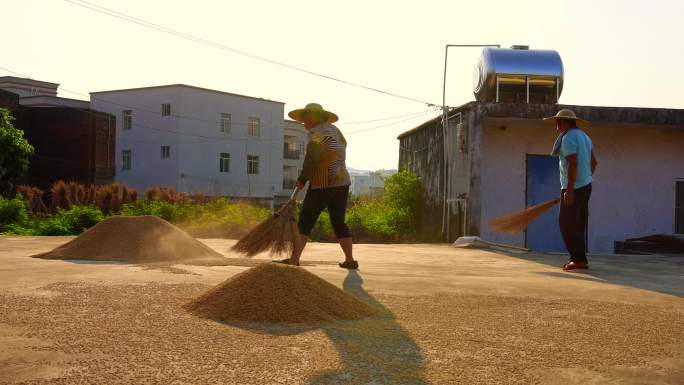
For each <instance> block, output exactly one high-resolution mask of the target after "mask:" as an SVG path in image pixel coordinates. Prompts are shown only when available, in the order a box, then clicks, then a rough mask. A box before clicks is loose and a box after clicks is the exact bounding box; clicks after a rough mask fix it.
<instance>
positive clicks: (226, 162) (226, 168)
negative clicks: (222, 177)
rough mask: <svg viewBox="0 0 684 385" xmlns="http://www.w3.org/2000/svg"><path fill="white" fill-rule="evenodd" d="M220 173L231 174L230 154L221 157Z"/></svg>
mask: <svg viewBox="0 0 684 385" xmlns="http://www.w3.org/2000/svg"><path fill="white" fill-rule="evenodd" d="M219 172H230V154H229V153H227V152H222V153H221V154H220V155H219Z"/></svg>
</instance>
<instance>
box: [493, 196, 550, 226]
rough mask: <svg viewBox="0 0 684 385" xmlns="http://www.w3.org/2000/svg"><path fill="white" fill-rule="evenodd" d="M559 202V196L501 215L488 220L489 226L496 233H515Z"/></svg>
mask: <svg viewBox="0 0 684 385" xmlns="http://www.w3.org/2000/svg"><path fill="white" fill-rule="evenodd" d="M558 202H560V198H556V199H552V200H550V201H548V202H544V203H540V204H538V205H534V206H530V207H528V208H526V209H524V210H520V211H517V212H514V213H511V214H506V215H502V216H499V217H496V218H494V219H492V220H491V221H489V228H490V229H492V231H495V232H497V233H507V234H517V233H519V232H521V231H523V230H525V229H526V228H527V226H529V225H530V223H532V222H534V221H535V220H536V219H537V218H539V217H540V216H541V215H542V214H544V213H545V212H546V211H547V210H548V209H550V208H551V207H553V206H555V205H556V204H557V203H558Z"/></svg>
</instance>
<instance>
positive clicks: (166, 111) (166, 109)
mask: <svg viewBox="0 0 684 385" xmlns="http://www.w3.org/2000/svg"><path fill="white" fill-rule="evenodd" d="M169 115H171V104H170V103H164V104H162V116H169Z"/></svg>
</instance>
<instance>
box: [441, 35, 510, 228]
mask: <svg viewBox="0 0 684 385" xmlns="http://www.w3.org/2000/svg"><path fill="white" fill-rule="evenodd" d="M452 47H456V48H475V47H482V48H484V47H495V48H501V45H500V44H447V45H446V46H445V48H444V79H443V80H442V143H443V145H444V157H443V162H444V168H443V173H444V174H443V175H444V203H443V205H442V234H443V235H445V236H446V240H447V242H448V241H449V234H446V223H447V215H448V213H447V207H448V202H447V200H448V199H449V197H447V191H448V190H447V186H448V183H449V178H448V170H449V168H448V167H449V166H448V164H449V163H448V161H449V154H448V153H447V150H448V146H447V127H448V121H449V107H448V106H447V105H446V76H447V61H448V58H449V48H452ZM464 231H465V230H464Z"/></svg>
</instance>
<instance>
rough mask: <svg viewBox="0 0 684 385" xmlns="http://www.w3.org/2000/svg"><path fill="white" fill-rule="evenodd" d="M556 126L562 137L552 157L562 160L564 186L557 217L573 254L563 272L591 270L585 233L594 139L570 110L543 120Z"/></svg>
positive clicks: (593, 162) (555, 146)
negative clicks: (579, 125)
mask: <svg viewBox="0 0 684 385" xmlns="http://www.w3.org/2000/svg"><path fill="white" fill-rule="evenodd" d="M544 121H547V122H555V123H556V128H557V130H558V132H559V133H560V134H559V135H558V138H557V139H556V142H555V143H554V145H553V150H552V151H551V155H553V156H557V157H558V159H559V171H560V182H561V205H560V210H559V213H558V223H559V225H560V230H561V235H563V242H564V243H565V247H566V248H567V249H568V252H569V253H570V261H568V262H567V263H566V264H565V265H563V270H565V271H572V270H578V269H588V268H589V262H588V261H587V254H586V250H587V248H586V243H585V238H586V232H587V221H588V218H589V197H591V183H592V182H593V177H592V176H593V175H594V171H595V170H596V166H597V164H598V163H597V161H596V157H594V148H593V144H592V142H591V139H590V138H589V136H588V135H587V134H585V133H584V131H582V130H580V129H579V128H578V127H577V124H578V123H579V124H588V123H589V122H588V121H586V120H584V119H580V118H578V117H577V116H576V115H575V112H574V111H572V110H569V109H563V110H560V111H558V113H556V115H555V116H551V117H548V118H544Z"/></svg>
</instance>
